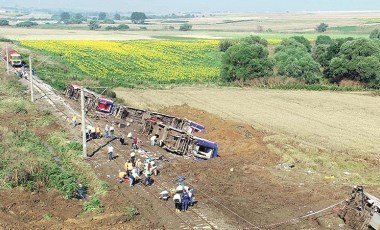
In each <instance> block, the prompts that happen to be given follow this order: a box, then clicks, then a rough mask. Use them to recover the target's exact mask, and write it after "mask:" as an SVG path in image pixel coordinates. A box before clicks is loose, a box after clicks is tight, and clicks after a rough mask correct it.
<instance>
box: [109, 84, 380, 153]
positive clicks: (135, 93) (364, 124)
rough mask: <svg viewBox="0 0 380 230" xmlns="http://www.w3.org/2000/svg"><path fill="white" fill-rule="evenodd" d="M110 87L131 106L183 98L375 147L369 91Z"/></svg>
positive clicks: (279, 127) (272, 126)
mask: <svg viewBox="0 0 380 230" xmlns="http://www.w3.org/2000/svg"><path fill="white" fill-rule="evenodd" d="M116 93H117V95H118V97H121V98H123V99H124V100H125V101H126V102H127V103H128V104H129V105H132V106H136V107H142V108H151V109H152V108H155V109H160V108H162V107H166V106H172V105H181V104H188V105H189V106H190V107H194V108H198V109H202V110H206V111H208V112H211V113H214V114H217V115H219V116H221V117H223V118H229V119H231V118H232V119H234V120H237V121H239V122H243V123H248V124H251V125H253V126H254V127H255V128H258V129H261V130H265V131H269V132H273V133H281V134H285V135H287V136H288V137H289V136H290V137H294V138H296V139H297V140H298V141H299V140H301V141H304V142H307V143H310V144H312V145H314V146H316V147H319V148H322V149H323V148H327V149H331V150H335V151H343V152H350V153H361V152H365V153H376V152H379V151H380V130H379V128H378V127H380V119H379V117H378V114H380V97H378V96H371V95H370V94H369V93H368V94H366V93H349V92H315V91H314V92H313V91H279V90H262V89H238V88H195V87H193V88H191V87H186V88H174V89H171V90H131V89H117V90H116Z"/></svg>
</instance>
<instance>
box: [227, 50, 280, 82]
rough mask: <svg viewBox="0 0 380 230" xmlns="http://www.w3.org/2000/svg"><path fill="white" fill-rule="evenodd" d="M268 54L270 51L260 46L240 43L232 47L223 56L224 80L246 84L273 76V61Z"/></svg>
mask: <svg viewBox="0 0 380 230" xmlns="http://www.w3.org/2000/svg"><path fill="white" fill-rule="evenodd" d="M268 54H269V52H268V49H267V48H266V47H264V46H262V45H260V44H253V45H249V44H247V43H240V44H237V45H233V46H231V47H230V48H229V49H228V50H227V51H226V52H225V53H224V54H223V58H222V70H221V77H222V79H223V80H225V81H242V82H244V81H246V80H249V79H252V78H259V77H265V76H270V75H272V73H273V61H272V60H271V59H270V58H268Z"/></svg>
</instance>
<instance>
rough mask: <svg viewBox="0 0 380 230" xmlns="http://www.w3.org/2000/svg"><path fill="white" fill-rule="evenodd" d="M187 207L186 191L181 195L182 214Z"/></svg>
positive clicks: (187, 196) (187, 197)
mask: <svg viewBox="0 0 380 230" xmlns="http://www.w3.org/2000/svg"><path fill="white" fill-rule="evenodd" d="M188 205H189V195H188V194H187V192H186V191H183V193H182V212H186V210H187V207H188Z"/></svg>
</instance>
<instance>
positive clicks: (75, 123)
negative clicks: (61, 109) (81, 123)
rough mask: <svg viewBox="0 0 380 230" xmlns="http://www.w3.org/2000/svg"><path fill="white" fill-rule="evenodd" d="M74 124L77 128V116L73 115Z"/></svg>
mask: <svg viewBox="0 0 380 230" xmlns="http://www.w3.org/2000/svg"><path fill="white" fill-rule="evenodd" d="M72 124H73V128H75V127H76V126H77V116H75V115H74V116H73V119H72Z"/></svg>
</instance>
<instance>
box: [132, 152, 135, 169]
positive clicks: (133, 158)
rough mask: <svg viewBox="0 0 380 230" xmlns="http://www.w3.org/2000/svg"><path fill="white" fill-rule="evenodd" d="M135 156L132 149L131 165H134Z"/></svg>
mask: <svg viewBox="0 0 380 230" xmlns="http://www.w3.org/2000/svg"><path fill="white" fill-rule="evenodd" d="M135 157H136V153H135V151H132V152H131V162H132V165H133V166H134V165H135Z"/></svg>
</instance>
